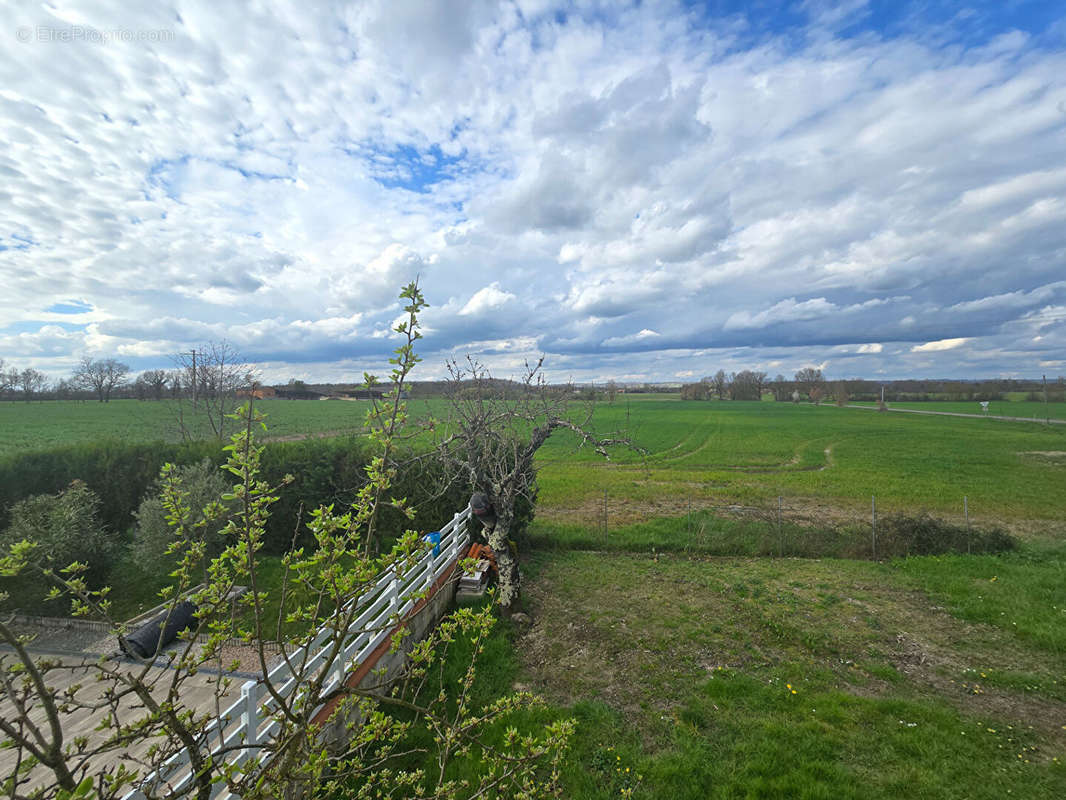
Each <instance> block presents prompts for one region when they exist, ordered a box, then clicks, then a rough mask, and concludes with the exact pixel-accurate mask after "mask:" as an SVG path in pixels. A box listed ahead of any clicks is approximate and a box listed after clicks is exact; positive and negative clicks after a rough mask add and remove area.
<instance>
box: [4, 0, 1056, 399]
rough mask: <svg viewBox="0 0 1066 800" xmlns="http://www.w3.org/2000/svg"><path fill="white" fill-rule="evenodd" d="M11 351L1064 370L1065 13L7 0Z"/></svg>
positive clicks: (1031, 4)
mask: <svg viewBox="0 0 1066 800" xmlns="http://www.w3.org/2000/svg"><path fill="white" fill-rule="evenodd" d="M0 36H3V37H6V41H5V42H4V46H3V47H0V140H2V141H3V142H4V144H5V146H4V147H3V148H0V275H2V277H3V283H4V286H5V292H4V293H3V294H2V295H0V358H2V359H4V362H5V364H6V365H9V366H10V365H14V366H16V367H18V368H22V367H26V366H33V367H36V368H38V369H41V370H43V371H45V372H46V373H48V374H49V375H50V376H52V377H61V376H62V375H64V374H66V373H68V372H69V371H70V369H71V368H72V367H73V365H74V364H76V363H77V362H78V361H79V360H80V359H81V358H82V357H84V356H94V357H95V356H105V357H110V356H115V357H118V358H121V359H124V360H126V361H128V362H129V363H130V364H131V365H133V366H134V367H135V369H146V368H151V367H168V366H170V363H171V362H170V355H171V354H173V353H177V352H180V351H184V350H188V349H189V348H191V347H194V346H197V345H199V344H203V343H206V342H209V341H219V340H223V339H224V340H227V341H229V342H231V343H232V344H234V345H235V346H236V347H237V348H239V349H240V350H241V351H242V352H243V353H244V354H245V356H246V357H247V358H248V359H250V360H253V361H255V362H257V363H258V364H259V365H260V369H261V370H262V374H263V377H264V379H265V380H268V381H275V380H276V381H283V380H287V379H288V378H290V377H296V378H301V379H304V380H311V381H325V380H351V379H354V378H356V377H358V376H359V375H361V374H362V372H363V371H364V370H370V371H381V370H382V369H383V366H384V362H385V358H386V357H387V355H388V352H389V350H390V349H391V348H392V347H393V346H395V344H394V342H393V341H392V340H391V339H390V336H389V328H390V326H391V325H392V324H393V322H394V320H395V319H396V318H397V316H398V314H399V305H398V303H397V301H396V294H397V292H398V289H399V287H400V286H401V285H402V284H403V283H405V282H407V281H408V280H411V279H412V278H414V277H415V276H419V277H420V280H421V282H422V285H423V288H424V291H425V293H426V296H427V299H428V300H429V302H430V304H431V306H432V307H431V308H430V309H429V311H427V313H426V316H425V320H424V322H425V325H426V337H425V339H424V340H423V342H422V345H423V355H424V357H425V360H424V362H423V365H422V377H424V378H431V377H438V376H439V375H440V374H441V373H442V372H443V365H444V362H445V360H446V359H447V358H450V357H456V356H458V357H462V356H465V355H466V354H468V353H469V354H473V355H476V356H479V357H481V358H482V359H483V360H484V361H485V362H486V363H487V364H488V365H489V366H490V367H491V368H492V369H493V370H494V371H495V372H496V373H497V374H500V375H509V374H515V373H517V372H518V371H520V369H521V365H522V364H523V363H524V361H525V360H526V359H528V358H531V357H536V356H538V355H540V354H544V355H545V356H546V364H547V366H548V374H549V376H550V377H551V378H552V379H559V380H562V379H566V378H573V379H575V380H579V381H587V380H600V381H602V380H606V379H608V378H614V379H616V380H631V381H636V380H656V381H684V380H691V379H693V378H698V377H700V376H702V375H706V374H710V373H713V372H715V371H717V370H718V369H719V368H722V369H725V370H726V371H732V370H740V369H760V370H765V371H766V372H768V373H770V374H771V375H776V374H778V373H781V374H786V375H789V374H792V373H793V372H795V371H796V370H797V369H799V368H801V367H804V366H812V365H813V366H819V367H822V368H823V369H824V370H825V371H826V373H827V374H828V375H829V376H830V377H867V378H895V377H912V376H914V377H920V376H937V377H960V378H971V377H984V376H996V375H1012V376H1036V375H1040V374H1042V373H1047V374H1048V375H1049V376H1058V375H1062V374H1066V9H1064V7H1063V4H1062V3H1058V2H1035V1H1026V0H1017V1H1016V2H1011V1H1010V0H1000V1H999V2H976V3H947V2H891V3H890V2H875V1H874V0H869V1H868V2H867V1H866V0H842V2H835V3H830V2H821V0H806V2H798V3H771V2H759V1H758V0H757V1H756V2H745V3H740V2H725V1H724V0H722V1H721V2H705V3H696V2H680V1H677V2H642V3H633V4H627V3H620V2H610V3H608V2H603V3H597V2H580V3H557V2H553V0H512V1H509V2H489V1H488V0H484V1H482V2H473V1H472V2H457V1H456V2H449V3H440V4H427V3H424V2H419V1H416V0H392V1H391V2H384V1H381V2H378V1H377V0H373V1H371V2H360V3H339V2H338V3H321V4H315V6H314V11H313V12H309V11H308V10H307V6H306V5H305V4H301V3H295V2H293V3H281V2H279V3H269V4H265V5H263V6H259V7H251V8H249V7H247V6H246V5H244V4H240V3H208V2H177V3H170V2H162V3H158V4H134V3H106V2H77V1H72V2H61V1H60V0H54V2H50V3H46V4H43V5H42V4H38V3H31V2H16V3H14V4H6V5H5V6H4V8H3V9H0Z"/></svg>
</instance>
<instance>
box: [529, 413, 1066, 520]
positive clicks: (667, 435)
mask: <svg viewBox="0 0 1066 800" xmlns="http://www.w3.org/2000/svg"><path fill="white" fill-rule="evenodd" d="M595 422H596V425H597V427H598V429H600V430H608V429H614V428H627V429H628V431H629V432H630V434H631V436H632V438H633V440H634V442H635V443H636V444H639V445H641V446H642V447H644V448H645V449H646V450H647V451H648V455H647V457H646V458H642V457H641V456H640V455H638V454H636V453H631V452H621V451H620V452H617V453H615V454H612V460H611V462H609V463H608V462H604V461H603V459H601V458H600V457H599V456H597V455H596V454H595V453H592V452H591V451H588V450H585V451H575V449H574V448H575V442H574V440H573V439H568V438H567V437H565V436H559V437H558V438H555V437H553V439H551V440H550V441H549V443H548V445H546V446H545V447H544V448H543V449H542V450H541V457H540V464H541V467H542V472H541V479H540V483H541V495H540V500H541V504H542V508H543V509H544V510H545V511H546V512H547V513H548V515H549V516H552V517H559V516H561V515H569V516H570V517H572V518H573V519H576V520H578V521H582V522H585V523H588V524H595V523H597V522H598V520H599V519H600V516H601V515H602V505H603V493H604V490H606V491H607V494H608V507H609V515H612V516H614V517H615V518H616V519H619V520H621V521H623V522H625V521H633V520H635V519H647V518H649V517H655V516H663V515H665V516H677V515H679V514H680V513H683V512H685V511H688V510H690V509H692V508H699V507H703V506H710V505H716V504H723V503H734V502H740V503H745V504H751V505H774V504H776V498H777V497H778V496H783V497H784V498H786V500H787V501H788V503H789V504H790V505H797V504H798V505H804V504H808V505H810V506H812V507H814V508H818V509H828V508H837V509H840V510H843V511H846V512H848V513H859V512H862V513H868V510H869V508H870V502H871V501H870V498H871V496H872V495H873V496H876V497H877V503H878V506H879V508H882V509H883V510H884V511H886V512H887V511H902V510H909V511H917V510H921V509H927V510H931V511H936V512H938V513H942V514H946V515H950V516H961V514H962V511H963V497H964V496H965V497H967V498H968V502H969V508H970V510H971V512H972V513H973V514H974V515H976V516H977V517H978V518H981V517H983V518H985V519H1000V520H1010V519H1055V520H1062V519H1066V508H1064V504H1063V503H1062V502H1061V498H1062V495H1063V491H1064V489H1066V470H1064V463H1066V426H1050V427H1048V426H1045V425H1034V424H1032V423H1022V422H1004V421H995V420H981V419H967V418H961V417H939V416H926V415H919V414H880V413H875V412H867V411H859V410H856V409H850V410H849V409H841V408H836V407H834V406H821V407H815V406H809V405H798V406H797V405H792V404H790V403H789V404H785V403H744V402H716V403H706V402H698V401H681V400H678V399H677V398H675V397H641V398H639V399H632V400H629V401H628V402H623V401H619V402H616V403H615V404H614V405H600V406H598V407H597V409H596V418H595Z"/></svg>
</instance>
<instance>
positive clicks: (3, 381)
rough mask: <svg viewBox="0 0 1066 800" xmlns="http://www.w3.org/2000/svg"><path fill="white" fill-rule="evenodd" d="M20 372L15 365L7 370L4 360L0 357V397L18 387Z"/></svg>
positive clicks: (5, 395)
mask: <svg viewBox="0 0 1066 800" xmlns="http://www.w3.org/2000/svg"><path fill="white" fill-rule="evenodd" d="M19 374H20V373H19V371H18V370H17V369H15V367H14V366H12V367H11V368H10V369H8V370H7V371H5V370H4V360H3V359H2V358H0V399H3V398H4V397H7V395H8V394H10V393H11V392H12V391H14V390H15V389H17V388H18V385H19Z"/></svg>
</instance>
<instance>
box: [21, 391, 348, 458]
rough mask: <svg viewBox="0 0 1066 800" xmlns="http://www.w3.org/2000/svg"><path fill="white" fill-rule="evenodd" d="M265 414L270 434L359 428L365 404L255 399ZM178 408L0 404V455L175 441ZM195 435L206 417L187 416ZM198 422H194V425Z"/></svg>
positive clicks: (204, 432) (205, 429)
mask: <svg viewBox="0 0 1066 800" xmlns="http://www.w3.org/2000/svg"><path fill="white" fill-rule="evenodd" d="M256 406H257V407H258V408H260V409H261V410H262V411H263V412H264V413H265V414H268V415H269V424H270V436H272V437H286V436H293V435H305V434H317V433H336V434H342V433H351V432H353V431H361V430H362V424H363V418H364V415H365V413H366V407H367V403H366V402H360V401H350V402H349V401H343V400H277V399H268V400H257V401H256ZM178 414H179V408H178V406H177V404H175V403H172V402H170V401H166V400H162V401H143V402H142V401H139V400H112V401H111V402H110V403H97V402H79V401H75V400H60V401H47V402H43V403H25V402H11V401H9V402H2V403H0V457H3V456H5V455H10V454H13V453H18V452H26V451H29V450H43V449H49V448H53V447H62V446H64V445H67V444H79V443H83V442H90V441H93V440H96V439H104V438H113V439H122V440H125V441H131V442H154V441H164V442H177V441H180V440H181V438H182V436H181V428H180V426H179V424H178ZM186 422H187V424H188V425H189V426H190V428H191V430H192V433H193V434H194V437H195V438H209V437H210V436H211V430H210V427H209V426H208V425H207V424H206V421H203V420H199V421H197V420H196V419H195V418H192V417H190V416H189V412H188V410H187V409H186ZM197 422H199V424H197Z"/></svg>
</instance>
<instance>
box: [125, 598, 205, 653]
mask: <svg viewBox="0 0 1066 800" xmlns="http://www.w3.org/2000/svg"><path fill="white" fill-rule="evenodd" d="M195 624H196V604H195V603H192V602H190V601H188V600H183V601H182V602H180V603H178V604H177V605H176V606H174V610H173V611H170V612H163V613H162V614H160V615H159V616H158V617H155V618H154V619H152V620H150V621H149V622H146V623H145V624H144V625H142V626H141V627H139V628H138V629H137V630H135V631H134V632H133V633H131V634H130V635H129V636H127V637H125V639H124V640H123V639H121V638H120V639H119V641H118V643H119V646H120V647H121V648H122V650H123V652H125V653H126V654H127V655H131V656H136V657H138V658H153V657H154V656H155V655H156V654H157V653H158V652H159V651H160V650H162V649H163V648H164V647H166V646H167V645H168V644H170V643H171V642H173V641H174V640H175V639H177V638H178V634H179V633H181V632H182V631H183V630H186V629H187V628H191V627H192V626H194V625H195ZM160 631H162V634H163V635H162V636H160V635H159V634H160Z"/></svg>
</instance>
